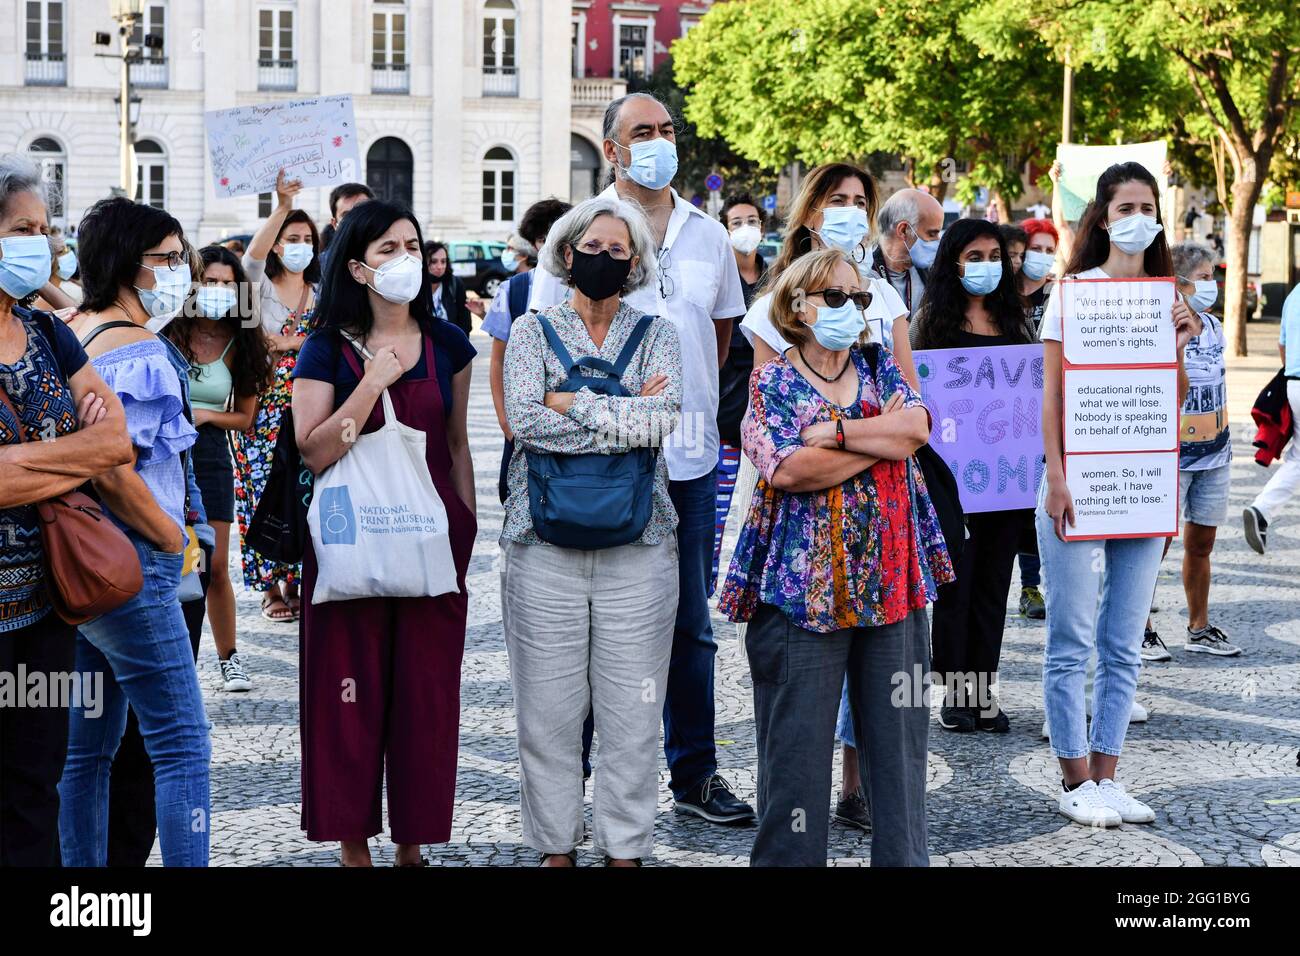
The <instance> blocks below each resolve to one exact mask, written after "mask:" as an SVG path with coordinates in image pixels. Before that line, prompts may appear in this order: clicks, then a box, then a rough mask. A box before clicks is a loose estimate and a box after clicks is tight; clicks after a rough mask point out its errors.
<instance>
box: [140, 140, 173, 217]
mask: <svg viewBox="0 0 1300 956" xmlns="http://www.w3.org/2000/svg"><path fill="white" fill-rule="evenodd" d="M135 201H136V202H142V203H148V204H149V205H150V206H156V207H157V208H159V209H166V208H167V154H166V153H165V152H163V148H162V146H161V145H160V144H159V143H158V142H156V141H155V140H152V139H142V140H140V141H139V142H138V143H136V144H135Z"/></svg>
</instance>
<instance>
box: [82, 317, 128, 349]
mask: <svg viewBox="0 0 1300 956" xmlns="http://www.w3.org/2000/svg"><path fill="white" fill-rule="evenodd" d="M139 328H143V326H140V325H136V324H135V323H134V322H128V321H126V320H125V319H114V320H113V321H112V322H104V323H102V324H100V325H97V326H95V327H94V328H93V329H91V330H90V331H89V332H87V333H86V334H85V336H84V337H83V338H82V340H81V347H82V348H83V349H84V348H85V347H86V346H87V345H89V344H90V343H91V342H93V341H95V339H97V338H99V336H100V335H101V334H102V333H104V332H107V331H108V330H109V329H139Z"/></svg>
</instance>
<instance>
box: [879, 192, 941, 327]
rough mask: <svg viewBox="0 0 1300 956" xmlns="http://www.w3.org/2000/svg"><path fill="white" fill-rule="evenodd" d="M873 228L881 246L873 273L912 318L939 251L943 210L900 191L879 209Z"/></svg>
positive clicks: (927, 196) (927, 198)
mask: <svg viewBox="0 0 1300 956" xmlns="http://www.w3.org/2000/svg"><path fill="white" fill-rule="evenodd" d="M876 226H877V227H878V228H879V230H880V242H879V243H878V244H877V245H876V248H875V250H874V251H873V252H872V254H871V266H872V269H873V271H874V272H875V273H876V275H878V276H880V277H881V278H882V279H884V280H885V281H886V282H888V283H889V284H890V285H891V286H893V287H894V289H895V290H896V291H897V292H898V294H899V295H900V296H901V297H902V299H903V304H904V305H906V306H907V314H908V315H909V316H913V315H915V314H916V310H917V307H918V306H920V304H921V296H922V295H924V293H925V283H926V280H927V278H928V276H929V274H930V266H932V265H933V264H934V255H935V253H936V252H937V251H938V250H939V237H940V236H941V235H942V234H943V206H941V205H940V204H939V201H938V200H937V199H935V198H934V197H933V196H931V195H930V194H929V193H926V192H922V191H921V190H919V189H900V190H899V191H898V192H896V193H894V194H893V195H892V196H890V197H889V198H888V199H886V200H885V203H884V205H882V206H881V207H880V212H878V213H877V214H876ZM915 328H916V325H915V323H913V325H912V329H913V330H915Z"/></svg>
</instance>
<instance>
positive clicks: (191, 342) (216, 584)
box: [166, 246, 271, 691]
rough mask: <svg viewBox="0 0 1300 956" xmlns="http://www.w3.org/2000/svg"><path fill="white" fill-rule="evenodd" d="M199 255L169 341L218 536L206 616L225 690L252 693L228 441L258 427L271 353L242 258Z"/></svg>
mask: <svg viewBox="0 0 1300 956" xmlns="http://www.w3.org/2000/svg"><path fill="white" fill-rule="evenodd" d="M198 254H199V256H200V258H201V259H202V261H203V275H202V280H201V284H200V285H199V287H198V288H197V289H196V290H195V293H194V296H193V299H192V300H191V302H189V303H187V307H186V308H185V310H184V311H183V312H182V314H181V315H180V316H179V317H177V318H176V319H175V320H174V321H173V322H172V323H171V324H170V325H169V326H167V329H166V335H167V338H169V339H170V340H171V341H172V342H173V343H175V345H176V347H177V348H179V349H180V350H181V354H182V355H184V356H185V359H186V361H188V362H189V363H190V373H189V374H190V404H191V405H192V406H193V407H194V424H195V426H196V427H197V428H198V431H199V437H198V441H197V442H195V445H194V476H195V478H196V479H197V481H198V484H199V491H200V494H202V496H203V505H204V507H205V508H206V510H207V515H208V524H210V525H211V526H212V529H213V531H215V532H216V535H217V544H216V549H215V551H214V552H213V555H212V566H211V568H210V569H209V570H210V574H211V578H210V583H209V585H208V593H207V599H208V603H207V613H208V622H209V623H210V624H211V625H212V638H213V640H214V642H215V643H216V645H217V658H218V661H219V664H220V667H221V681H222V687H223V688H224V689H225V690H228V691H246V690H249V689H251V688H252V686H253V685H252V682H251V681H250V680H249V678H248V673H247V671H246V670H245V668H244V662H243V661H242V660H241V659H240V657H239V651H238V649H237V648H236V646H235V589H234V587H233V586H232V585H231V583H230V571H229V563H230V556H229V549H230V525H231V524H232V523H233V522H234V520H235V478H234V464H233V462H232V461H231V457H230V435H231V433H232V432H242V431H247V430H248V429H249V428H250V427H251V426H252V424H253V418H254V417H255V416H256V414H257V397H258V395H260V394H261V393H262V392H263V391H265V390H266V388H267V386H268V385H270V383H271V353H270V349H269V347H268V342H267V338H266V335H265V334H264V333H263V332H262V327H261V325H260V324H258V323H257V321H256V316H257V312H256V310H255V308H254V307H253V305H252V302H251V298H250V294H249V284H248V275H247V273H245V272H244V267H243V265H242V264H241V263H240V261H239V257H238V256H236V255H235V254H234V253H233V252H231V251H230V250H229V249H226V248H223V247H222V246H205V247H204V248H203V249H201V250H199V253H198Z"/></svg>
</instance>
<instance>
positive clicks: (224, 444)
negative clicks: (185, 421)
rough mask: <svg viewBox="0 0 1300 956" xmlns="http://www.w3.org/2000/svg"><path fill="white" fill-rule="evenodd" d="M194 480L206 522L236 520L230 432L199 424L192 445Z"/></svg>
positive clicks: (214, 426) (233, 467)
mask: <svg viewBox="0 0 1300 956" xmlns="http://www.w3.org/2000/svg"><path fill="white" fill-rule="evenodd" d="M191 454H192V455H193V456H194V480H195V481H197V482H198V485H199V494H200V495H202V496H203V510H204V511H205V512H207V515H208V520H209V521H225V522H227V523H229V522H233V521H234V520H235V466H234V463H233V462H232V461H231V458H230V432H228V431H226V430H225V429H224V428H218V427H217V426H216V425H200V426H199V437H198V439H197V440H196V441H195V443H194V450H193V451H192V452H191Z"/></svg>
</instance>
